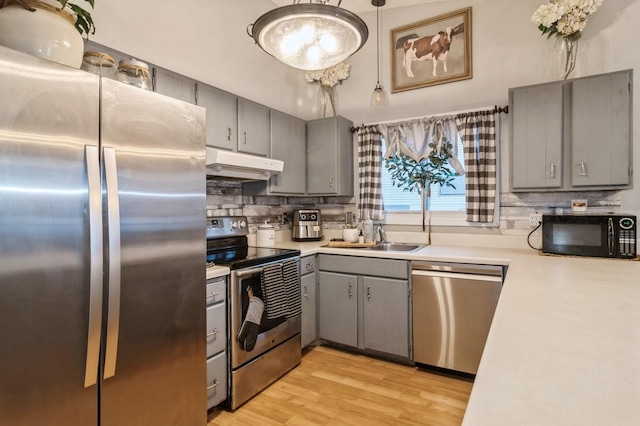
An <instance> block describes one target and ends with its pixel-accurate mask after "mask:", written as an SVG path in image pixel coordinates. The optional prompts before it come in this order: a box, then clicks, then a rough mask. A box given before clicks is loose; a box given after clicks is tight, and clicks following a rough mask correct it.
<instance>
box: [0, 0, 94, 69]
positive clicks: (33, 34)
mask: <svg viewBox="0 0 640 426" xmlns="http://www.w3.org/2000/svg"><path fill="white" fill-rule="evenodd" d="M41 1H43V2H44V3H48V4H50V5H52V6H55V7H57V8H60V3H58V2H57V1H55V0H41ZM0 45H2V46H5V47H8V48H10V49H13V50H18V51H21V52H25V53H28V54H30V55H33V56H37V57H40V58H43V59H48V60H50V61H53V62H57V63H59V64H63V65H67V66H70V67H73V68H80V65H81V64H82V55H83V53H84V41H83V39H82V35H80V33H79V32H78V30H77V29H76V28H75V26H74V25H73V24H72V23H71V22H69V21H68V20H67V19H65V18H64V17H63V16H61V15H60V14H58V13H55V12H50V11H48V10H44V9H38V8H36V10H35V11H34V12H31V11H29V10H27V9H25V8H24V7H22V6H21V5H18V4H11V5H9V6H5V7H3V8H2V9H0Z"/></svg>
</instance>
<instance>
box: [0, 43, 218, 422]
mask: <svg viewBox="0 0 640 426" xmlns="http://www.w3.org/2000/svg"><path fill="white" fill-rule="evenodd" d="M204 129H205V112H204V110H203V109H202V108H198V107H194V106H192V105H189V104H185V103H183V102H180V101H177V100H173V99H170V98H167V97H164V96H161V95H157V94H155V93H152V92H147V91H144V90H142V89H138V88H136V87H132V86H127V85H124V84H122V83H118V82H115V81H112V80H109V79H100V78H99V77H98V76H95V75H93V74H89V73H85V72H83V71H78V70H73V69H70V68H66V67H63V66H58V65H56V64H53V63H50V62H47V61H44V60H39V59H36V58H33V57H31V56H28V55H24V54H21V53H17V52H14V51H11V50H8V49H5V48H2V47H0V425H3V426H4V425H11V426H22V425H29V426H31V425H38V424H43V425H44V424H46V425H49V426H51V425H60V426H62V425H64V426H76V425H78V426H90V425H101V426H124V425H136V426H144V425H154V426H155V425H189V426H191V425H205V424H206V399H207V398H206V364H205V359H206V350H205V338H204V337H205V297H204V296H205V294H204V293H205V281H206V278H205V253H206V238H205V228H206V226H205V197H206V195H205V179H206V178H205V142H204V132H205V130H204Z"/></svg>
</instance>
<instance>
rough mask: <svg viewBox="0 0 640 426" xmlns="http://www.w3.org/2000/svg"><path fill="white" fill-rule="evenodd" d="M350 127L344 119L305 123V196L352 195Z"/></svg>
mask: <svg viewBox="0 0 640 426" xmlns="http://www.w3.org/2000/svg"><path fill="white" fill-rule="evenodd" d="M351 127H353V123H352V122H351V121H349V120H347V119H346V118H344V117H330V118H322V119H319V120H313V121H309V122H307V194H308V195H340V196H352V195H353V133H352V132H351Z"/></svg>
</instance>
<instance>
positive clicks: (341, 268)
mask: <svg viewBox="0 0 640 426" xmlns="http://www.w3.org/2000/svg"><path fill="white" fill-rule="evenodd" d="M319 262H320V266H319V269H320V270H321V271H332V272H339V273H342V274H355V275H367V276H372V277H386V278H398V279H405V280H406V279H409V262H408V261H406V260H395V259H381V258H372V257H356V256H340V255H331V254H321V255H320V256H319Z"/></svg>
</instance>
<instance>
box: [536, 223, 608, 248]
mask: <svg viewBox="0 0 640 426" xmlns="http://www.w3.org/2000/svg"><path fill="white" fill-rule="evenodd" d="M613 222H614V221H613V220H612V219H611V218H610V217H608V216H586V215H585V216H554V215H544V216H543V217H542V251H543V252H545V253H554V254H567V255H574V256H594V257H616V256H617V247H616V245H615V237H616V235H615V234H616V229H615V226H614V223H613Z"/></svg>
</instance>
